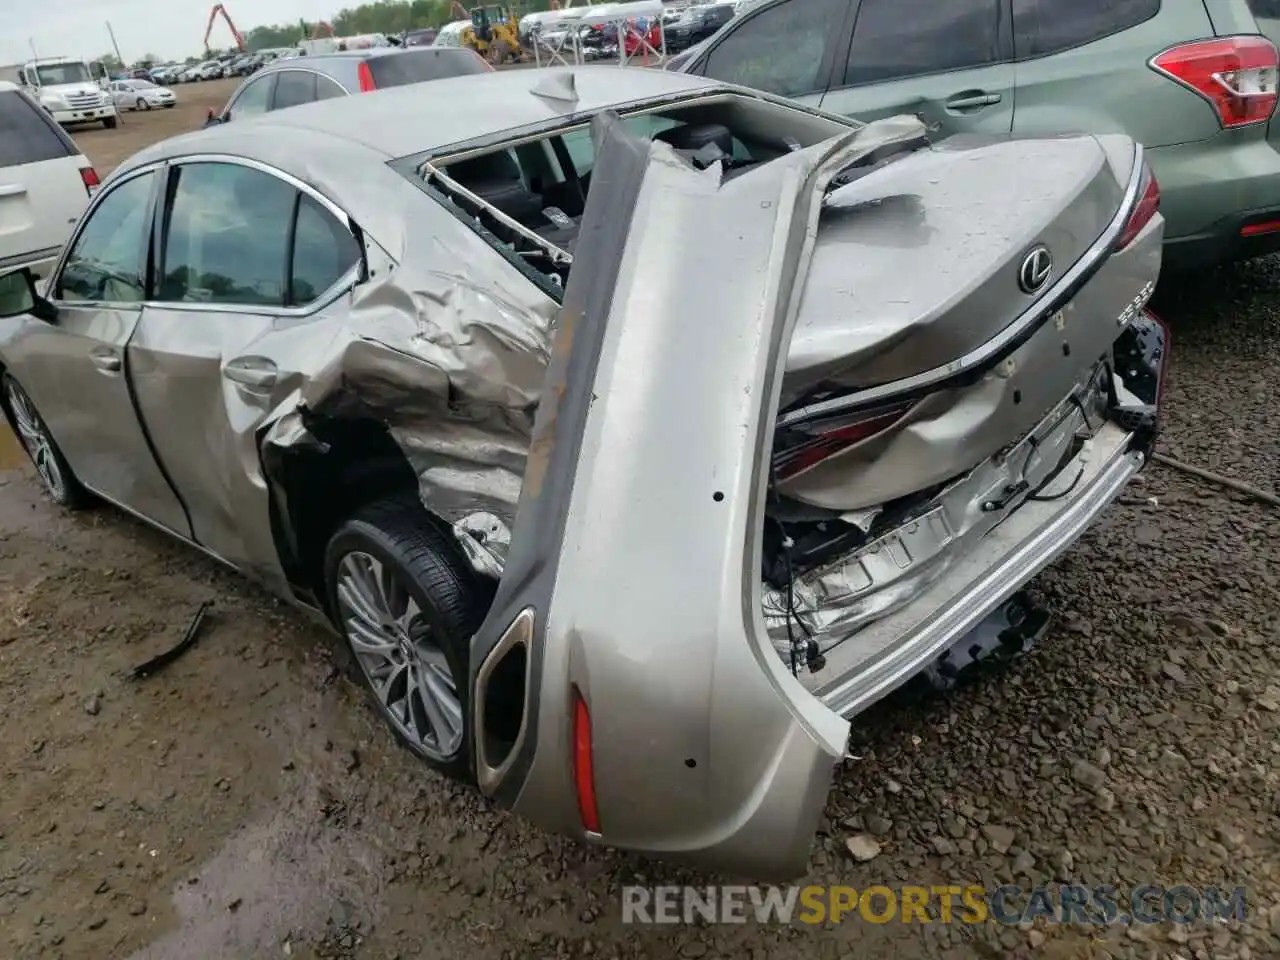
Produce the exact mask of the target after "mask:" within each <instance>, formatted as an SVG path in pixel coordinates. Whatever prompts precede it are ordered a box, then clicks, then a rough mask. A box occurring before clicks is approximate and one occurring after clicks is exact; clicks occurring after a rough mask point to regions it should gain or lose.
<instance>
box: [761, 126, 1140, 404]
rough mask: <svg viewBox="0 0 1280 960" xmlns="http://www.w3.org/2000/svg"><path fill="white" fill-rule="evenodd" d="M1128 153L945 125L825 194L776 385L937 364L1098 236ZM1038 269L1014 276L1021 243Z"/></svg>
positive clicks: (1115, 202) (1007, 316) (959, 352)
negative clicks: (1117, 160) (1046, 259)
mask: <svg viewBox="0 0 1280 960" xmlns="http://www.w3.org/2000/svg"><path fill="white" fill-rule="evenodd" d="M1128 175H1129V165H1128V163H1126V165H1125V166H1124V169H1123V170H1122V171H1117V170H1115V169H1114V168H1113V167H1112V164H1111V163H1110V161H1109V157H1108V154H1107V152H1106V150H1104V148H1103V145H1102V144H1101V143H1099V141H1098V140H1096V139H1094V138H1092V137H1063V138H1056V139H1042V140H1010V139H1001V140H997V141H993V140H991V139H988V138H972V137H954V138H952V139H950V140H947V141H945V142H943V143H942V144H940V145H938V146H935V147H933V148H932V149H929V150H920V151H917V152H915V153H913V154H911V155H909V156H907V157H904V158H902V159H900V160H898V161H896V162H894V163H891V164H889V165H887V166H885V167H883V168H882V169H879V170H876V171H875V172H873V173H872V174H870V175H869V176H865V177H863V178H861V179H859V180H857V181H855V182H853V183H851V184H849V185H848V186H845V187H842V188H839V189H837V190H835V191H833V192H832V193H831V194H830V195H829V196H828V197H827V199H826V203H825V205H824V210H823V215H822V218H821V220H820V221H819V226H818V241H817V245H816V247H815V250H814V259H813V264H812V267H811V269H810V273H809V278H808V282H807V284H806V286H805V290H804V299H803V300H802V302H801V306H800V315H799V318H798V319H797V324H796V330H795V335H794V337H793V338H792V341H791V349H790V355H789V357H788V363H787V374H788V377H787V387H786V390H787V395H786V396H784V402H786V401H787V400H788V399H789V400H790V401H792V402H793V403H794V401H795V400H796V399H798V398H799V397H800V396H801V395H802V394H804V393H807V392H809V391H811V390H813V389H815V388H818V387H821V388H824V389H828V390H838V389H841V388H845V389H850V388H862V387H868V386H873V385H876V384H882V383H888V382H891V381H894V380H901V379H903V378H905V377H909V376H912V375H914V374H918V373H921V372H923V371H925V370H929V369H931V368H934V367H937V366H940V365H943V364H946V363H948V362H950V361H953V360H955V359H956V358H958V357H960V356H963V355H964V354H965V353H967V352H968V351H970V350H973V349H974V348H976V347H978V346H980V345H981V344H983V343H985V342H986V341H988V340H990V339H991V338H992V337H993V336H995V334H997V333H998V332H1000V331H1001V330H1002V329H1004V328H1005V327H1007V326H1008V325H1009V324H1011V323H1012V322H1013V321H1014V320H1016V319H1017V318H1018V316H1019V315H1021V314H1022V313H1023V312H1024V311H1026V310H1028V309H1029V308H1031V307H1032V306H1033V305H1034V304H1035V303H1036V301H1037V300H1038V299H1039V297H1040V296H1042V295H1043V294H1044V292H1045V291H1047V290H1048V289H1049V288H1050V287H1051V286H1052V281H1053V280H1055V279H1057V278H1058V277H1060V276H1061V275H1062V272H1063V271H1064V270H1065V269H1066V268H1067V267H1069V266H1070V265H1071V264H1072V263H1074V262H1075V261H1076V260H1077V259H1079V257H1080V256H1081V255H1082V254H1083V253H1084V252H1085V250H1087V249H1088V247H1089V246H1090V244H1092V243H1093V241H1094V240H1096V239H1097V238H1098V236H1099V235H1100V234H1101V233H1102V231H1103V230H1104V228H1105V227H1106V226H1107V224H1108V223H1109V222H1110V220H1111V219H1112V217H1113V216H1114V214H1115V211H1116V208H1117V207H1118V206H1119V204H1120V201H1121V198H1122V196H1123V194H1124V189H1125V184H1126V183H1127V181H1128ZM1037 245H1043V246H1044V247H1046V248H1047V249H1048V251H1049V253H1050V257H1051V263H1052V272H1051V273H1050V274H1049V275H1048V277H1046V278H1045V281H1046V282H1044V283H1043V284H1042V285H1041V286H1040V287H1038V288H1034V289H1031V290H1029V291H1028V290H1027V289H1024V286H1023V285H1020V283H1019V269H1020V267H1021V265H1022V263H1023V260H1024V259H1025V258H1026V256H1027V255H1028V253H1029V252H1030V251H1031V250H1032V248H1033V247H1035V246H1037Z"/></svg>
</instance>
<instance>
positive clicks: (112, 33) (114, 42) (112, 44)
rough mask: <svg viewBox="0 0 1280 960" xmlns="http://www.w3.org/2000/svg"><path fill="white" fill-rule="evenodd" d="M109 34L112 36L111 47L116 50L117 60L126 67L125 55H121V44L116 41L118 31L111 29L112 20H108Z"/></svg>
mask: <svg viewBox="0 0 1280 960" xmlns="http://www.w3.org/2000/svg"><path fill="white" fill-rule="evenodd" d="M107 34H108V35H109V36H110V37H111V47H112V49H113V50H115V52H116V60H117V61H118V62H119V64H120V67H121V68H122V69H123V68H124V57H122V56H120V44H118V43H116V32H115V31H114V30H112V29H111V21H110V20H108V21H107Z"/></svg>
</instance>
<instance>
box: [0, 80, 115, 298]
mask: <svg viewBox="0 0 1280 960" xmlns="http://www.w3.org/2000/svg"><path fill="white" fill-rule="evenodd" d="M97 189H98V175H97V174H96V173H95V172H94V170H93V166H92V165H91V164H90V163H89V160H88V158H87V157H85V155H84V154H82V153H81V152H80V149H79V148H78V147H77V146H76V145H75V141H73V140H72V139H71V137H70V136H68V135H67V133H66V131H64V130H63V129H62V127H60V126H59V125H58V123H57V122H56V121H55V120H54V119H53V117H52V116H50V114H49V112H48V111H47V110H44V109H43V108H42V107H41V106H40V105H39V104H38V103H36V102H35V100H34V99H32V98H31V97H30V96H28V95H27V94H26V93H25V92H24V91H23V90H22V89H21V88H20V87H18V85H17V84H13V83H9V82H8V81H7V80H0V271H7V270H14V269H17V268H19V267H25V268H28V269H30V270H31V271H32V272H33V273H34V274H36V275H38V276H43V275H44V274H45V273H46V272H47V271H48V270H49V269H50V268H51V267H52V266H53V263H54V260H55V259H56V258H57V256H58V253H59V252H60V251H61V250H62V245H63V244H64V243H65V242H66V240H67V237H69V236H71V231H72V229H73V228H74V227H75V225H76V221H77V220H78V219H79V218H80V214H81V213H83V212H84V208H85V207H86V206H87V205H88V202H89V197H90V196H91V195H92V194H93V192H94V191H95V190H97Z"/></svg>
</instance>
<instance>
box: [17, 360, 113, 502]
mask: <svg viewBox="0 0 1280 960" xmlns="http://www.w3.org/2000/svg"><path fill="white" fill-rule="evenodd" d="M0 384H2V385H3V388H4V404H5V409H6V411H7V412H8V414H9V418H10V422H11V423H12V424H13V426H14V428H15V429H14V432H15V433H17V435H18V442H19V443H21V444H22V449H23V450H25V451H26V452H27V456H28V457H30V458H31V465H32V466H34V467H35V468H36V476H37V477H38V478H39V479H40V486H41V487H42V488H43V489H44V492H45V495H46V496H47V497H48V498H49V499H50V500H52V501H53V502H54V503H56V504H58V506H60V507H66V508H67V509H68V510H79V509H81V508H83V507H87V506H88V505H89V503H90V502H91V499H92V498H91V497H90V496H89V491H87V490H86V489H85V488H84V487H83V486H81V485H80V481H79V480H77V479H76V475H75V474H74V473H72V472H71V467H70V465H69V464H68V463H67V458H66V457H64V456H63V455H62V451H61V450H60V449H58V444H57V441H55V440H54V439H53V435H52V434H51V433H50V432H49V428H48V426H47V425H46V424H45V422H44V419H43V418H42V417H41V416H40V412H39V411H38V410H36V405H35V404H34V403H32V402H31V398H30V397H29V396H27V391H25V390H23V389H22V385H21V384H20V383H18V381H17V380H15V379H14V378H13V377H11V376H9V374H7V373H6V374H5V375H4V377H3V379H2V380H0Z"/></svg>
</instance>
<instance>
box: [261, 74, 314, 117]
mask: <svg viewBox="0 0 1280 960" xmlns="http://www.w3.org/2000/svg"><path fill="white" fill-rule="evenodd" d="M315 98H316V75H315V74H314V73H310V72H308V71H306V70H281V71H280V73H279V74H277V75H276V95H275V97H274V98H273V99H272V101H271V109H272V110H283V109H285V108H286V107H300V106H302V104H304V103H311V102H313V101H314V100H315Z"/></svg>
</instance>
